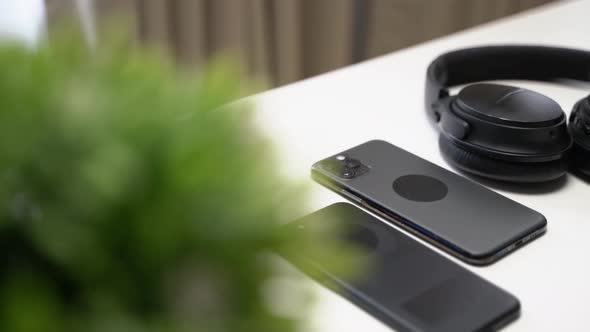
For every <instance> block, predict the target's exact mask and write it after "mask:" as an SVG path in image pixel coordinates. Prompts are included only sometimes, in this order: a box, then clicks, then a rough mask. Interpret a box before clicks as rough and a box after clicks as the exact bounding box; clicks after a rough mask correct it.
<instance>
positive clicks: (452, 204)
mask: <svg viewBox="0 0 590 332" xmlns="http://www.w3.org/2000/svg"><path fill="white" fill-rule="evenodd" d="M312 177H313V179H314V180H315V181H317V182H319V183H320V184H322V185H324V186H326V187H327V188H329V189H332V190H333V191H335V192H336V193H338V194H340V195H342V196H344V197H345V198H347V199H349V200H351V201H352V202H355V203H356V204H359V205H361V206H363V207H365V208H367V209H369V210H371V211H372V212H374V213H377V214H379V215H381V216H383V217H384V218H386V219H387V220H389V221H390V222H392V223H394V224H395V225H398V226H400V227H402V228H404V229H405V230H407V231H409V232H411V233H413V234H415V235H416V236H418V237H420V238H421V239H423V240H425V241H427V242H429V243H430V244H433V245H435V246H436V247H438V248H440V249H442V250H444V251H445V252H447V253H450V254H452V255H454V256H456V257H458V258H460V259H462V260H463V261H465V262H467V263H470V264H474V265H486V264H491V263H493V262H495V261H497V260H498V259H499V258H501V257H503V256H505V255H507V254H508V253H510V252H512V251H514V250H515V249H517V248H518V247H521V246H522V245H524V244H525V243H527V242H529V241H531V240H533V239H535V238H537V237H538V236H540V235H542V234H543V233H544V232H545V230H546V225H547V221H546V219H545V217H544V216H543V215H542V214H540V213H539V212H537V211H535V210H532V209H530V208H528V207H526V206H524V205H522V204H520V203H517V202H515V201H513V200H511V199H509V198H507V197H504V196H502V195H500V194H498V193H496V192H494V191H492V190H490V189H487V188H485V187H483V186H481V185H479V184H476V183H475V182H473V181H471V180H469V179H466V178H464V177H462V176H460V175H457V174H455V173H453V172H451V171H448V170H446V169H444V168H442V167H439V166H437V165H435V164H433V163H431V162H429V161H427V160H424V159H422V158H420V157H418V156H416V155H413V154H411V153H409V152H407V151H405V150H403V149H400V148H399V147H396V146H394V145H392V144H390V143H387V142H385V141H380V140H374V141H369V142H367V143H364V144H361V145H359V146H356V147H354V148H352V149H349V150H347V151H343V152H341V153H338V154H336V155H334V156H331V157H329V158H326V159H324V160H321V161H319V162H317V163H315V164H314V165H313V167H312Z"/></svg>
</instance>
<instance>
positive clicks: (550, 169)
mask: <svg viewBox="0 0 590 332" xmlns="http://www.w3.org/2000/svg"><path fill="white" fill-rule="evenodd" d="M438 144H439V148H440V151H441V153H442V155H443V157H444V158H445V160H446V161H447V162H448V163H449V164H451V165H452V166H453V167H455V168H458V169H460V170H462V171H464V172H467V173H471V174H475V175H479V176H481V177H484V178H488V179H493V180H500V181H510V182H520V183H535V182H545V181H550V180H555V179H558V178H560V177H561V176H563V175H565V173H566V170H567V163H566V161H565V160H564V159H559V160H554V161H546V162H534V163H533V162H531V163H526V162H510V161H505V160H500V159H494V158H491V157H488V156H485V155H482V154H480V153H474V152H471V151H468V150H466V149H464V148H462V147H459V146H457V145H456V144H454V143H453V142H451V141H449V140H448V139H447V138H445V137H444V135H440V136H439V139H438Z"/></svg>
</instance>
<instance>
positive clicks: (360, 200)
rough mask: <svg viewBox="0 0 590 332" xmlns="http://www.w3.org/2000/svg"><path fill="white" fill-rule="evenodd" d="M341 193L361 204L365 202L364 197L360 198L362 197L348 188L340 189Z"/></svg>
mask: <svg viewBox="0 0 590 332" xmlns="http://www.w3.org/2000/svg"><path fill="white" fill-rule="evenodd" d="M340 194H341V195H342V196H344V197H346V198H349V199H351V200H353V201H355V202H357V203H359V204H361V203H362V202H363V200H362V199H360V198H359V197H357V196H356V195H355V194H353V193H351V192H349V191H348V190H346V189H342V190H340Z"/></svg>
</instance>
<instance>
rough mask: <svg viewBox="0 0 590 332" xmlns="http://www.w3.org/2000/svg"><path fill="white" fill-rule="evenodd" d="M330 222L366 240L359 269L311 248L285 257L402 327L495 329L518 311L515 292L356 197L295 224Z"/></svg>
mask: <svg viewBox="0 0 590 332" xmlns="http://www.w3.org/2000/svg"><path fill="white" fill-rule="evenodd" d="M325 223H337V224H338V225H337V226H340V228H341V229H346V231H345V233H346V236H345V239H346V241H349V242H350V243H351V244H353V245H355V246H357V247H359V248H364V250H365V251H364V255H362V256H361V259H362V260H363V262H361V263H363V264H361V265H362V266H363V267H364V269H363V272H362V273H361V274H360V276H358V277H355V278H350V277H348V276H343V275H341V273H339V272H336V271H334V270H332V269H330V268H329V267H326V266H322V264H321V263H319V262H320V261H319V260H318V259H316V257H314V256H313V253H307V252H305V251H303V252H298V253H295V255H296V256H297V257H291V256H287V257H286V258H287V259H289V260H290V261H291V262H293V263H294V264H295V265H297V266H298V267H300V268H301V269H302V270H303V271H304V272H307V273H308V274H309V275H310V276H312V277H314V278H315V279H316V280H318V281H320V282H321V283H322V284H324V285H326V286H328V287H330V288H333V289H334V290H336V291H337V292H339V293H341V294H342V295H344V296H345V297H347V298H348V299H349V300H351V301H352V302H353V303H355V304H356V305H358V306H360V307H361V308H363V309H364V310H366V311H367V312H369V313H370V314H371V315H373V316H375V317H376V318H378V319H380V320H381V321H383V322H384V323H386V324H388V325H389V326H391V327H393V328H394V329H396V330H399V331H440V332H445V331H453V332H455V331H479V330H496V329H498V328H499V327H501V326H502V325H504V324H506V323H508V322H509V321H510V320H512V319H514V318H515V317H516V316H517V315H518V312H519V310H520V304H519V302H518V300H517V299H516V298H515V297H514V296H512V295H511V294H509V293H507V292H506V291H504V290H502V289H500V288H499V287H497V286H495V285H493V284H492V283H490V282H488V281H486V280H484V279H482V278H480V277H479V276H477V275H475V274H473V273H472V272H470V271H468V270H466V269H464V268H463V267H461V266H459V265H458V264H456V263H454V262H452V261H450V260H449V259H447V258H445V257H443V256H441V255H439V254H437V253H436V252H434V251H432V250H430V249H429V248H427V247H426V246H424V245H422V244H420V243H419V242H417V241H416V240H413V239H412V238H410V237H408V236H406V235H404V234H403V233H402V232H400V231H398V230H396V229H395V228H393V227H391V226H388V225H387V224H385V223H383V222H381V221H380V220H378V219H376V218H374V217H373V216H371V215H370V214H368V213H365V212H364V211H362V210H360V209H358V208H356V207H354V206H352V205H350V204H347V203H336V204H333V205H331V206H328V207H326V208H324V209H322V210H319V211H317V212H314V213H312V214H311V215H308V216H306V217H304V218H302V219H300V220H298V221H296V222H294V223H292V224H291V225H290V226H292V227H293V231H299V229H300V228H301V227H306V228H313V227H321V226H325ZM322 224H324V225H322Z"/></svg>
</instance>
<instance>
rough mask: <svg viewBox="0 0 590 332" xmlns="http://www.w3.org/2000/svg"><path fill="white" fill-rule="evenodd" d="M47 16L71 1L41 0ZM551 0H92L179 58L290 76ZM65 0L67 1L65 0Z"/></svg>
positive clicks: (276, 77) (275, 78)
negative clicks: (231, 62)
mask: <svg viewBox="0 0 590 332" xmlns="http://www.w3.org/2000/svg"><path fill="white" fill-rule="evenodd" d="M46 1H47V4H48V8H49V9H50V11H51V12H50V20H51V17H59V14H57V13H59V12H60V10H59V9H57V8H59V7H65V8H66V10H67V8H71V7H72V6H71V2H72V1H74V0H46ZM550 1H551V0H94V5H95V9H96V13H97V14H98V15H97V16H98V17H99V18H101V17H107V16H110V15H111V14H113V13H115V14H124V15H126V17H127V18H126V19H127V20H128V22H129V26H130V27H131V29H132V31H133V32H134V33H135V34H136V35H137V38H138V40H140V41H142V42H144V43H149V44H155V45H158V46H159V47H163V48H164V49H166V50H168V51H169V52H170V53H172V54H173V55H175V56H176V57H177V59H178V61H179V63H182V64H189V65H197V66H198V65H201V64H203V63H206V61H207V59H209V58H210V57H211V56H214V55H215V54H219V53H231V54H234V55H236V56H238V57H239V58H240V59H241V60H242V61H243V63H244V64H245V65H246V67H247V68H248V71H249V72H250V73H251V74H252V75H259V76H264V77H267V78H269V79H270V82H271V83H272V84H273V85H282V84H286V83H290V82H293V81H296V80H299V79H302V78H305V77H309V76H313V75H316V74H319V73H322V72H325V71H328V70H332V69H335V68H339V67H342V66H345V65H348V64H351V63H354V62H357V61H361V60H364V59H367V58H370V57H374V56H377V55H381V54H384V53H389V52H392V51H394V50H397V49H400V48H403V47H407V46H410V45H413V44H416V43H419V42H422V41H425V40H429V39H432V38H435V37H439V36H442V35H445V34H448V33H451V32H454V31H458V30H461V29H464V28H467V27H470V26H473V25H477V24H481V23H484V22H487V21H490V20H493V19H496V18H499V17H502V16H506V15H509V14H513V13H516V12H518V11H521V10H525V9H528V8H532V7H534V6H537V5H540V4H543V3H547V2H550ZM68 2H70V6H68V5H67V3H68Z"/></svg>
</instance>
